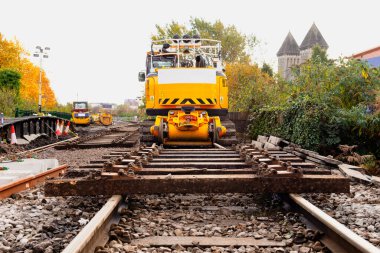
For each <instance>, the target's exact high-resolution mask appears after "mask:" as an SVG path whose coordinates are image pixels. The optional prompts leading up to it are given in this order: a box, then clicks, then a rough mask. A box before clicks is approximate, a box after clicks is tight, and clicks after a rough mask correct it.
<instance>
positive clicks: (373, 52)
mask: <svg viewBox="0 0 380 253" xmlns="http://www.w3.org/2000/svg"><path fill="white" fill-rule="evenodd" d="M367 55H370V56H373V55H375V56H377V55H378V56H380V46H377V47H374V48H371V49H368V50H365V51H362V52H359V53H356V54H354V55H352V58H356V59H358V58H364V57H366V56H367Z"/></svg>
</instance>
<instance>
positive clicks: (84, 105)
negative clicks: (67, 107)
mask: <svg viewBox="0 0 380 253" xmlns="http://www.w3.org/2000/svg"><path fill="white" fill-rule="evenodd" d="M74 109H76V110H78V109H87V103H85V102H82V103H74Z"/></svg>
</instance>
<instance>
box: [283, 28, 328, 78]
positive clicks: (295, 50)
mask: <svg viewBox="0 0 380 253" xmlns="http://www.w3.org/2000/svg"><path fill="white" fill-rule="evenodd" d="M315 45H319V46H320V47H321V48H322V49H324V50H327V49H328V48H329V46H328V45H327V43H326V41H325V39H324V38H323V36H322V34H321V32H320V31H319V29H318V27H317V26H316V25H315V23H313V25H312V26H311V27H310V29H309V31H308V32H307V34H306V36H305V38H304V39H303V41H302V43H301V46H298V44H297V42H296V40H295V39H294V37H293V35H292V34H291V33H290V32H289V33H288V35H287V36H286V38H285V40H284V42H283V43H282V46H281V47H280V50H278V52H277V58H278V74H279V75H280V76H281V77H282V78H284V79H285V80H291V79H292V71H291V68H292V67H293V66H295V65H300V64H302V63H304V62H305V61H307V60H308V59H310V58H311V55H312V53H313V47H314V46H315Z"/></svg>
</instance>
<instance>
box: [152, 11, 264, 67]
mask: <svg viewBox="0 0 380 253" xmlns="http://www.w3.org/2000/svg"><path fill="white" fill-rule="evenodd" d="M156 29H157V32H156V34H154V35H152V40H158V39H163V38H173V36H174V35H175V34H178V35H180V36H183V35H185V34H189V35H195V34H199V35H200V36H201V38H205V39H214V40H220V41H221V43H222V58H223V60H224V61H226V62H229V63H236V62H244V63H249V62H250V56H249V52H250V51H252V50H253V49H254V47H255V46H256V45H257V43H258V40H257V38H256V37H255V36H253V35H246V34H243V33H241V32H239V31H238V30H237V28H236V27H235V26H234V25H228V26H226V25H224V24H223V23H222V22H221V21H220V20H217V21H215V22H214V23H212V22H208V21H205V20H204V19H202V18H191V19H190V26H189V27H187V26H185V25H180V24H178V23H177V22H175V21H172V22H171V23H169V24H167V25H164V26H160V25H156Z"/></svg>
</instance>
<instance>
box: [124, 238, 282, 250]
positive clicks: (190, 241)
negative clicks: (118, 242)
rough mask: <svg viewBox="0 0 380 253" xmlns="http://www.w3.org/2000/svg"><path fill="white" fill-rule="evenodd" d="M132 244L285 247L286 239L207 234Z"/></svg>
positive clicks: (148, 240)
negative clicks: (210, 235)
mask: <svg viewBox="0 0 380 253" xmlns="http://www.w3.org/2000/svg"><path fill="white" fill-rule="evenodd" d="M131 244H132V245H150V246H155V247H171V246H173V245H176V244H178V245H181V246H183V247H188V246H189V247H192V246H194V245H197V246H201V247H211V246H219V247H229V246H231V245H233V246H235V247H241V246H258V247H285V245H286V244H285V241H280V242H278V241H274V240H268V239H255V238H252V237H216V236H212V237H205V236H151V237H145V238H142V239H134V240H132V242H131Z"/></svg>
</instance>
